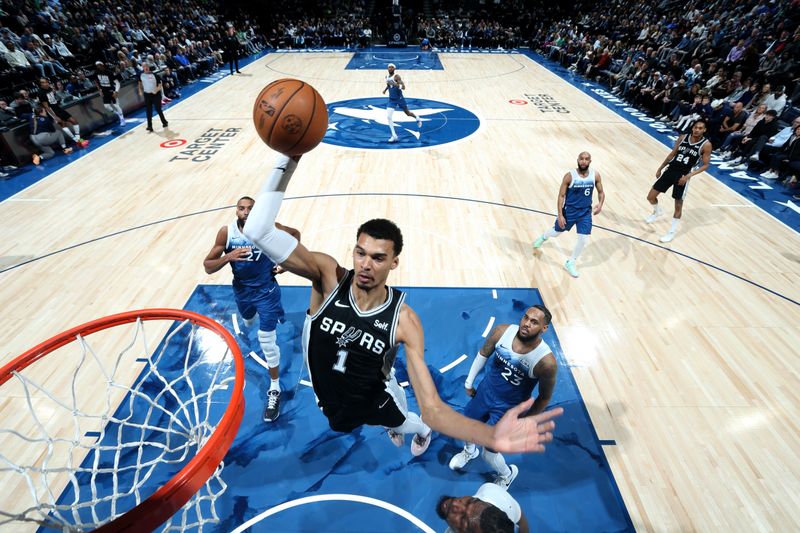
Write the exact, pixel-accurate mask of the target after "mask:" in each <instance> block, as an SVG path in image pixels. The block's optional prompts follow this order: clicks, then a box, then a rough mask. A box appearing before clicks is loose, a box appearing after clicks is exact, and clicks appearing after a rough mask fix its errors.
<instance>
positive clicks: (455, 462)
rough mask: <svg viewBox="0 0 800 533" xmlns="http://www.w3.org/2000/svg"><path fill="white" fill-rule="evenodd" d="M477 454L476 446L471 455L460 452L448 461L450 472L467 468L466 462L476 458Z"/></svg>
mask: <svg viewBox="0 0 800 533" xmlns="http://www.w3.org/2000/svg"><path fill="white" fill-rule="evenodd" d="M479 453H480V452H479V451H478V447H477V446H476V447H475V449H474V450H473V451H472V453H469V452H467V450H461V451H460V452H458V453H457V454H455V455H454V456H453V458H452V459H450V470H461V469H462V468H464V467H465V466H467V463H468V462H470V461H472V460H473V459H475V458H476V457H478V454H479Z"/></svg>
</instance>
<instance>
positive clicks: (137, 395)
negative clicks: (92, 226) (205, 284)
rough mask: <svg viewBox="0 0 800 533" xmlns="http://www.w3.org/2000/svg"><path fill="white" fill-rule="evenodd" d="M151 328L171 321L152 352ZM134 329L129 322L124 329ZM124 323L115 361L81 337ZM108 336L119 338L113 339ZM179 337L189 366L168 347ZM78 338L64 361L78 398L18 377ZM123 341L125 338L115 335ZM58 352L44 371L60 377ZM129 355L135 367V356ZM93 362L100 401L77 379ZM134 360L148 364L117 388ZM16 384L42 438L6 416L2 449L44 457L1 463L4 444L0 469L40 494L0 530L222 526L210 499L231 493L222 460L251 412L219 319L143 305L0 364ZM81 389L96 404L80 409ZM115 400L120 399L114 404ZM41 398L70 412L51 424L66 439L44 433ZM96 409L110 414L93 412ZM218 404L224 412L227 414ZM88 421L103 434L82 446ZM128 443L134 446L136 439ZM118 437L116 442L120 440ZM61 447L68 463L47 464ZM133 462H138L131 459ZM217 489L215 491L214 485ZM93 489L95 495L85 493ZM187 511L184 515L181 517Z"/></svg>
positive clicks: (2, 516) (3, 377) (0, 378)
mask: <svg viewBox="0 0 800 533" xmlns="http://www.w3.org/2000/svg"><path fill="white" fill-rule="evenodd" d="M150 321H167V322H166V323H165V324H164V326H165V327H166V326H167V325H168V326H169V331H168V334H167V335H166V336H165V337H164V339H163V340H162V341H161V342H159V344H158V346H159V347H158V348H156V349H155V350H152V351H151V350H150V349H149V346H147V336H146V334H145V330H144V323H145V322H150ZM127 324H130V325H131V326H128V327H127V328H126V327H125V325H127ZM117 327H121V328H122V329H134V330H135V331H134V333H133V339H132V340H131V341H130V342H127V341H125V342H126V344H125V345H124V347H123V348H122V350H121V351H120V352H119V355H117V356H116V357H114V356H113V354H112V358H113V359H110V358H108V357H106V358H105V359H104V358H103V357H101V356H98V355H97V353H96V352H95V350H94V348H93V346H92V345H90V344H89V342H88V341H87V340H86V337H88V336H89V335H92V334H95V333H98V332H101V331H106V330H109V329H110V328H117ZM105 335H106V334H102V335H99V337H100V338H104V337H105ZM111 335H113V332H111V333H109V334H108V336H109V337H111ZM123 340H124V338H123ZM183 341H186V344H187V346H186V347H183V346H179V349H180V350H182V351H183V354H184V357H183V361H179V360H178V359H179V358H176V356H175V355H174V353H173V352H172V351H169V350H173V349H174V345H175V344H179V343H181V342H183ZM73 342H76V343H77V344H78V345H79V347H80V349H81V351H80V352H77V353H73V352H72V351H70V352H69V354H68V355H69V356H70V357H74V358H76V360H77V361H78V362H77V365H76V367H75V368H74V369H69V373H71V378H72V383H71V385H72V386H71V393H72V395H71V396H69V394H68V393H67V392H65V387H64V386H63V385H61V386H58V387H57V386H55V385H51V388H50V389H48V388H46V387H44V386H42V385H40V384H39V383H38V382H37V380H36V379H34V378H31V377H30V376H27V375H23V370H25V371H26V374H27V373H29V372H30V373H34V372H35V371H36V370H40V369H42V365H41V364H40V365H34V363H35V362H36V361H39V360H41V359H43V358H45V357H46V356H47V355H49V354H52V353H53V352H55V351H56V350H58V349H59V348H62V347H64V346H67V345H69V344H70V343H73ZM93 342H94V338H93ZM116 342H117V343H119V335H117V340H116ZM140 344H142V345H143V346H144V353H145V354H146V355H144V356H143V357H142V356H141V355H140V354H139V352H138V350H139V345H140ZM115 351H116V350H115ZM165 354H166V356H165ZM56 355H58V357H56V358H55V359H56V362H54V363H53V364H52V366H51V367H50V368H49V373H48V376H58V377H59V378H61V379H63V376H64V375H65V374H66V372H65V368H64V367H63V366H62V365H66V364H69V363H66V362H65V361H67V360H68V357H64V358H62V357H61V355H60V352H59V354H56ZM212 355H213V357H212ZM134 357H136V359H135V361H136V365H137V366H136V367H133V366H132V365H133V363H132V362H131V361H130V360H131V359H132V358H134ZM92 364H96V365H97V366H98V367H99V370H100V372H102V374H103V375H105V377H106V383H105V384H104V385H105V388H106V391H105V398H103V399H102V401H101V400H98V398H99V396H100V395H101V392H100V389H101V388H102V385H103V383H98V382H97V380H96V379H95V380H94V388H93V389H92V388H90V389H89V390H88V391H86V390H85V389H86V387H82V383H79V381H81V380H85V379H86V377H85V375H86V374H87V372H90V370H89V369H88V366H89V365H92ZM31 365H34V366H35V369H33V367H32V366H31ZM138 365H141V366H142V367H143V368H142V369H141V372H140V373H139V376H138V378H136V379H135V381H133V385H130V384H129V383H131V382H130V381H129V382H128V383H122V382H120V381H117V379H118V377H119V376H118V374H121V373H124V371H125V370H129V371H130V372H135V371H136V370H135V369H136V368H138ZM231 366H232V367H233V368H231ZM29 367H31V368H29ZM165 369H166V370H165ZM230 374H233V375H230ZM92 375H96V374H92ZM12 378H14V379H13V381H11V383H15V384H16V385H19V386H21V387H22V389H23V390H24V395H19V396H24V397H25V398H26V402H27V405H28V410H29V413H28V414H29V415H31V418H32V419H33V423H29V424H28V425H27V426H26V427H27V428H29V429H30V428H32V429H31V430H30V431H28V433H34V434H35V435H34V436H33V437H31V436H30V435H26V434H25V433H24V432H23V430H15V429H6V428H7V427H8V424H9V423H10V422H11V421H2V422H1V423H2V427H0V438H2V439H5V440H3V442H6V441H7V440H12V441H15V442H19V443H20V445H21V446H19V447H20V448H21V447H24V446H39V447H40V448H42V449H45V448H46V453H44V452H43V453H42V455H44V457H43V458H41V457H37V459H36V462H33V461H31V462H30V463H28V462H27V461H28V459H27V458H26V459H25V460H22V461H20V462H19V463H18V462H15V461H14V458H9V457H6V455H5V454H6V453H9V452H8V451H7V449H9V448H7V447H5V446H4V448H3V449H2V450H0V474H3V475H5V476H7V477H9V476H12V477H13V476H16V478H15V482H16V483H17V484H19V485H23V484H24V485H27V486H28V488H29V490H30V492H31V494H32V496H33V498H32V500H33V501H32V503H31V504H30V505H27V504H26V505H27V507H26V508H24V509H22V510H11V511H8V510H6V509H0V526H2V525H3V524H10V523H16V524H19V523H24V522H27V523H29V524H32V525H33V524H38V525H40V526H45V527H55V528H59V529H62V530H65V531H85V530H89V529H95V528H97V531H102V532H110V531H114V532H116V531H151V530H153V529H156V528H157V527H159V526H160V525H161V524H163V523H164V522H166V521H168V520H169V522H168V523H167V524H166V525H165V528H164V529H165V530H170V529H175V530H184V529H186V528H187V527H188V528H191V527H193V526H194V527H198V528H201V529H202V526H203V524H205V523H208V522H216V521H218V520H219V519H218V517H217V514H216V511H215V510H214V502H215V501H216V499H217V498H218V496H219V495H220V494H222V492H224V490H225V489H226V488H227V485H225V483H224V481H223V480H222V479H221V477H220V473H221V471H222V467H223V465H222V459H223V457H224V456H225V454H226V453H227V451H228V448H229V447H230V445H231V442H232V441H233V439H234V437H235V435H236V432H237V430H238V429H239V424H240V423H241V420H242V416H243V414H244V397H243V395H242V390H243V387H244V363H243V360H242V354H241V351H240V350H239V347H238V345H237V343H236V340H235V339H234V338H233V336H232V335H231V334H230V333H229V332H228V331H227V330H226V329H225V328H224V327H223V326H222V325H221V324H219V323H217V322H216V321H214V320H212V319H210V318H208V317H205V316H203V315H199V314H197V313H192V312H189V311H184V310H178V309H146V310H141V311H130V312H126V313H120V314H116V315H111V316H108V317H105V318H101V319H98V320H94V321H91V322H88V323H86V324H83V325H80V326H77V327H74V328H72V329H69V330H67V331H65V332H63V333H61V334H59V335H56V336H55V337H53V338H51V339H49V340H47V341H45V342H43V343H41V344H39V345H38V346H35V347H34V348H31V349H30V350H28V351H27V352H25V353H24V354H22V355H20V356H19V357H17V358H16V359H14V360H13V361H11V362H10V363H8V364H6V365H5V366H3V368H2V369H0V386H3V385H6V383H9V382H10V380H12ZM201 380H202V381H209V382H210V383H209V384H208V386H205V387H198V385H204V384H203V383H197V382H198V381H201ZM11 383H9V384H8V385H6V386H10V385H11ZM76 383H78V385H76ZM158 387H160V388H161V390H158ZM4 392H5V391H4ZM82 392H83V393H84V395H87V396H88V397H89V400H88V401H87V402H86V403H87V404H89V403H91V405H92V410H90V411H86V412H83V411H81V409H80V406H79V403H80V404H81V405H82V404H83V403H84V402H79V401H78V399H77V396H79V395H80V393H82ZM65 396H66V397H67V399H64V397H65ZM116 397H120V398H121V400H120V401H115V398H116ZM223 397H224V400H227V404H225V403H224V400H223V399H221V398H223ZM43 402H47V405H48V406H51V407H52V409H50V411H58V410H59V409H63V410H65V411H66V412H67V413H65V414H62V415H61V417H59V413H58V412H57V413H56V414H55V415H51V419H55V420H59V421H61V422H62V423H61V429H62V434H64V435H67V437H71V438H64V437H61V436H59V435H57V434H55V433H54V434H51V433H50V432H49V431H50V428H46V427H45V425H46V424H45V422H48V420H45V418H44V417H43V416H42V414H41V413H39V412H37V407H35V406H38V405H40V404H41V403H43ZM92 402H93V403H92ZM101 403H102V404H103V407H102V408H101V409H99V410H98V411H97V412H94V407H95V405H96V404H101ZM172 407H174V409H172ZM223 408H224V412H222V413H220V411H221V410H222V409H223ZM20 410H22V409H20ZM19 414H20V415H23V414H24V413H19ZM70 415H71V416H72V420H71V422H72V428H71V429H72V431H71V432H70V428H69V427H68V428H67V429H64V426H65V425H66V426H68V425H69V424H64V423H63V420H64V418H67V419H68V418H69V416H70ZM13 418H18V417H13ZM217 418H218V420H217ZM157 422H166V423H165V424H164V425H165V426H166V427H158V426H156V425H155V424H156V423H157ZM91 426H99V427H98V428H97V429H98V431H96V432H92V433H94V434H96V435H97V436H98V438H97V441H96V442H95V443H92V444H88V445H87V444H85V443H82V442H81V439H82V438H84V436H85V435H86V434H88V433H89V432H87V431H86V428H87V427H91ZM131 436H133V439H132V440H129V439H130V437H131ZM115 437H116V439H117V440H118V442H116V443H115V442H113V441H114V439H115ZM137 439H138V440H137ZM58 446H62V447H64V448H67V449H68V452H67V459H66V466H65V467H57V466H53V465H52V463H55V462H56V460H55V455H54V452H53V450H54V448H56V447H58ZM84 450H85V451H86V454H85V457H79V459H78V463H79V464H78V465H77V466H75V465H73V464H72V459H71V458H72V457H73V456H74V455H80V454H82V453H83V452H84ZM126 460H131V461H132V462H133V463H134V464H126V463H125V461H126ZM168 467H171V468H172V469H173V470H174V469H179V470H178V471H177V473H174V475H172V474H171V472H172V470H169V471H166V469H167V468H168ZM159 470H162V471H161V472H159ZM169 475H171V476H172V477H171V478H170V479H169V480H168V481H166V482H164V483H162V482H161V481H158V482H157V483H158V484H156V485H155V486H153V485H152V484H150V485H148V483H147V481H152V480H157V478H158V477H159V476H160V477H162V478H165V477H167V476H169ZM58 476H61V480H62V482H61V486H63V487H65V488H64V493H62V492H60V491H61V488H60V487H58V488H56V489H55V490H53V489H51V488H50V487H49V486H48V484H47V483H48V482H52V480H53V478H56V477H58ZM40 481H41V483H39V482H40ZM101 481H102V482H104V483H106V484H111V486H113V488H114V490H113V492H114V494H112V495H103V494H100V492H102V491H101V490H98V487H100V483H101ZM129 482H130V486H129V487H128V486H127V485H126V484H127V483H129ZM212 482H213V483H215V484H216V486H217V487H218V488H214V487H212ZM43 487H44V488H43ZM204 487H205V488H204ZM89 488H91V494H89V495H87V494H85V493H86V492H87V491H88V489H89ZM100 488H103V487H100ZM81 489H83V492H84V494H83V495H81V494H80V491H81ZM68 491H73V492H74V497H72V499H69V498H65V496H64V494H67V492H68ZM18 492H19V491H18ZM148 494H149V496H148ZM16 496H17V497H18V498H19V495H16ZM70 496H71V493H70ZM80 496H83V497H82V498H81V497H80ZM62 499H69V501H66V502H63V501H61V500H62ZM129 504H132V505H129ZM123 507H124V508H123ZM180 509H183V512H182V513H178V515H176V513H177V512H178V511H179V510H180ZM173 515H175V517H174V518H172V519H171V517H173ZM179 515H180V516H179ZM173 521H174V522H175V523H174V524H173V523H172V522H173Z"/></svg>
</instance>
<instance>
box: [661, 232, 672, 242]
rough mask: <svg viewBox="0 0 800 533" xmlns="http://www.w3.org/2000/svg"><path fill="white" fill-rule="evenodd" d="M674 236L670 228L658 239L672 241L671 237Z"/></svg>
mask: <svg viewBox="0 0 800 533" xmlns="http://www.w3.org/2000/svg"><path fill="white" fill-rule="evenodd" d="M674 238H675V232H674V231H672V230H669V231H668V232H667V233H666V234H665V235H664V236H663V237H661V238H660V239H658V240H659V241H661V242H672V239H674Z"/></svg>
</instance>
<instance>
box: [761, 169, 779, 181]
mask: <svg viewBox="0 0 800 533" xmlns="http://www.w3.org/2000/svg"><path fill="white" fill-rule="evenodd" d="M761 177H762V178H764V179H765V180H776V179H778V173H777V172H774V171H772V170H768V171H766V172H764V173H763V174H761Z"/></svg>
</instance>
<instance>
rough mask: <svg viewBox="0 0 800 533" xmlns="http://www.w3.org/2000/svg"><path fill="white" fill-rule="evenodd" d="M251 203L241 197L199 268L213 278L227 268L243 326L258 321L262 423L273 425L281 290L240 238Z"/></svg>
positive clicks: (268, 265)
mask: <svg viewBox="0 0 800 533" xmlns="http://www.w3.org/2000/svg"><path fill="white" fill-rule="evenodd" d="M253 203H254V202H253V199H252V198H250V197H249V196H243V197H242V198H240V199H239V201H238V202H236V220H235V221H234V222H231V223H230V224H229V225H227V226H223V227H222V228H220V230H219V231H218V232H217V238H216V240H215V241H214V246H213V247H212V248H211V251H210V252H209V253H208V255H207V256H206V258H205V260H204V261H203V267H204V268H205V270H206V273H207V274H213V273H214V272H217V271H218V270H220V269H221V268H222V267H224V266H225V265H226V264H230V265H231V270H233V296H234V298H235V299H236V307H237V308H238V309H239V315H240V316H241V317H242V319H243V320H244V323H245V325H247V326H250V325H251V324H252V323H253V322H255V320H256V317H258V323H259V325H258V343H259V345H261V350H262V351H263V352H264V357H265V358H266V360H267V362H266V366H267V369H268V371H269V377H270V385H269V390H268V391H267V407H266V408H265V409H264V421H265V422H274V421H275V419H277V418H278V415H280V412H281V385H280V380H279V377H280V362H281V351H280V348H279V347H278V343H277V334H276V332H275V329H276V327H277V325H278V322H279V321H281V320H283V307H282V306H281V288H280V285H278V282H277V281H275V274H276V273H277V272H278V269H277V268H276V267H275V264H274V263H273V262H272V261H270V260H269V258H268V257H267V256H266V254H264V253H262V251H261V250H259V249H258V248H257V247H256V246H255V245H254V244H253V243H252V242H251V241H250V240H248V239H247V238H246V237H245V236H244V235H243V234H242V228H244V225H245V222H247V217H248V216H249V215H250V211H251V210H252V209H253ZM276 225H277V226H278V227H279V228H281V229H283V230H285V231H287V232H289V233H291V234H292V236H293V237H294V238H295V239H299V238H300V232H299V231H297V230H296V229H294V228H289V227H287V226H282V225H280V224H276ZM261 364H262V365H263V364H264V363H261Z"/></svg>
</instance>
